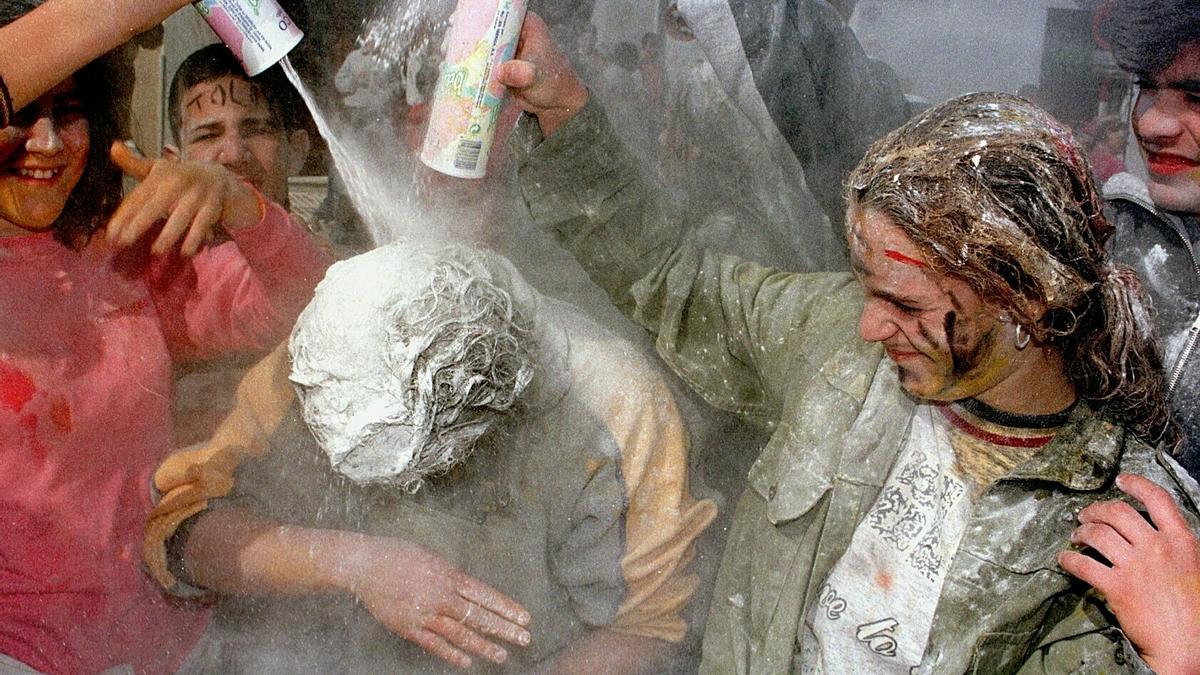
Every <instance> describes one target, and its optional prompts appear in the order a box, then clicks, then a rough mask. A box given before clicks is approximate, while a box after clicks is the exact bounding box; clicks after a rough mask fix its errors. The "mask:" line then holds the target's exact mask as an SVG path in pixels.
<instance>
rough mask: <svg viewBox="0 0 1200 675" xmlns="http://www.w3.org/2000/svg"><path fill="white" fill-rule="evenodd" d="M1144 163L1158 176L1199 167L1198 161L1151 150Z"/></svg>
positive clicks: (1171, 174) (1170, 174)
mask: <svg viewBox="0 0 1200 675" xmlns="http://www.w3.org/2000/svg"><path fill="white" fill-rule="evenodd" d="M1146 165H1147V167H1148V168H1149V169H1150V171H1151V172H1153V173H1156V174H1159V175H1160V176H1173V175H1175V174H1178V173H1183V172H1184V171H1190V170H1192V169H1196V168H1198V167H1200V162H1197V161H1196V160H1194V159H1188V158H1187V157H1183V156H1182V155H1171V154H1167V153H1160V152H1151V153H1149V154H1148V155H1146Z"/></svg>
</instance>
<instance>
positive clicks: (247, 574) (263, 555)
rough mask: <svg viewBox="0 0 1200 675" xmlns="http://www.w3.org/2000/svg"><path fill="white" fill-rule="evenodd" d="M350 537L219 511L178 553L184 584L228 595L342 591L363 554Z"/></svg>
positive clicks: (360, 540)
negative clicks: (187, 580)
mask: <svg viewBox="0 0 1200 675" xmlns="http://www.w3.org/2000/svg"><path fill="white" fill-rule="evenodd" d="M368 539H370V538H369V537H367V536H366V535H362V534H358V533H355V532H339V531H333V530H314V529H309V528H303V527H286V526H282V525H279V524H277V523H273V522H269V521H266V520H262V519H259V518H257V517H255V516H253V515H252V514H250V513H249V512H247V511H245V510H243V509H240V508H236V507H225V508H217V509H213V510H211V511H209V512H207V513H205V514H203V515H201V516H200V517H199V520H198V521H197V522H196V524H195V525H194V526H193V527H192V530H191V533H190V535H189V536H188V540H187V543H186V545H185V548H184V555H183V564H184V568H185V569H186V570H187V572H188V574H189V575H190V581H191V582H192V583H194V584H196V585H198V586H202V587H204V588H207V589H209V590H212V591H215V592H217V593H221V594H228V595H300V594H311V593H324V592H336V591H344V590H347V582H346V578H347V575H346V572H347V570H348V569H349V567H350V565H352V564H353V561H354V560H355V559H356V552H358V551H361V550H362V549H363V548H365V544H366V541H367V540H368Z"/></svg>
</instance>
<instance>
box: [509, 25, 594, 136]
mask: <svg viewBox="0 0 1200 675" xmlns="http://www.w3.org/2000/svg"><path fill="white" fill-rule="evenodd" d="M496 80H497V81H498V82H500V84H503V85H504V86H506V87H508V89H509V91H511V92H512V95H513V99H514V100H516V101H517V103H518V104H519V105H520V106H521V108H522V109H523V110H525V111H526V112H528V113H531V114H533V115H536V116H537V118H538V124H539V125H540V126H541V128H542V134H544V135H546V136H549V135H550V134H552V133H554V132H555V131H556V130H557V129H558V128H559V127H561V126H562V125H563V124H566V122H567V121H568V120H570V119H571V118H572V117H574V116H575V115H576V113H578V112H579V110H580V109H581V108H583V106H584V104H585V103H587V101H588V90H587V87H586V86H584V84H583V81H582V80H580V79H579V75H577V74H576V73H575V69H574V68H573V67H572V66H571V61H570V60H569V59H568V58H567V55H566V54H564V53H563V51H562V50H561V49H559V48H558V45H556V44H554V40H553V39H552V38H551V37H550V31H549V29H547V28H546V22H544V21H542V18H541V17H540V16H538V15H537V14H534V13H533V12H530V13H528V14H527V15H526V16H525V24H524V26H522V27H521V40H520V42H519V43H518V45H517V53H516V55H515V56H514V58H513V60H512V61H507V62H505V63H502V64H500V66H499V67H498V68H497V69H496Z"/></svg>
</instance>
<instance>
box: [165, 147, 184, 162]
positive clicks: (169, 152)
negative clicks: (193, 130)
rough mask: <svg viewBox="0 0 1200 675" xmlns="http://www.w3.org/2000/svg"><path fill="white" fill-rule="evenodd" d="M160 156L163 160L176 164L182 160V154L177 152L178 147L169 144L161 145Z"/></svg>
mask: <svg viewBox="0 0 1200 675" xmlns="http://www.w3.org/2000/svg"><path fill="white" fill-rule="evenodd" d="M162 156H163V159H169V160H171V161H172V162H178V161H179V160H181V159H183V153H182V152H180V151H179V147H178V146H175V145H172V144H170V143H167V144H165V145H163V147H162Z"/></svg>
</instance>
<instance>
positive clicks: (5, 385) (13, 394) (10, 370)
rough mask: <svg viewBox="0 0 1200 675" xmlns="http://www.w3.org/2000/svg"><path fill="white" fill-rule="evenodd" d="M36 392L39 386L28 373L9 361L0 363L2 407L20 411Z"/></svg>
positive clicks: (0, 406) (0, 403)
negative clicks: (8, 362)
mask: <svg viewBox="0 0 1200 675" xmlns="http://www.w3.org/2000/svg"><path fill="white" fill-rule="evenodd" d="M36 393H37V387H34V386H33V380H31V379H29V376H28V375H26V374H25V373H23V372H21V371H20V370H18V369H17V368H15V367H13V366H11V365H9V364H7V363H0V408H8V409H9V410H11V411H13V412H15V413H19V412H21V410H22V409H24V408H25V405H26V404H27V403H29V402H30V401H31V400H33V395H34V394H36Z"/></svg>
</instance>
